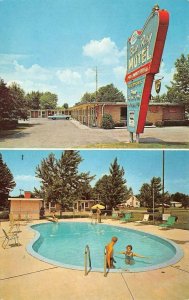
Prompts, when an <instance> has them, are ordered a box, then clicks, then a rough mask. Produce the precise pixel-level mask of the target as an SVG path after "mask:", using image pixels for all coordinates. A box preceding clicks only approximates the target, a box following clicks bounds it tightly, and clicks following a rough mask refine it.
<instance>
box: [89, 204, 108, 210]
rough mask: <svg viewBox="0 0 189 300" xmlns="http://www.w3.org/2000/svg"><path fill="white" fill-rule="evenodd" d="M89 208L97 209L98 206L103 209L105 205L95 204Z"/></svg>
mask: <svg viewBox="0 0 189 300" xmlns="http://www.w3.org/2000/svg"><path fill="white" fill-rule="evenodd" d="M91 208H92V209H97V208H99V209H105V206H103V205H102V204H95V205H93V206H92V207H91Z"/></svg>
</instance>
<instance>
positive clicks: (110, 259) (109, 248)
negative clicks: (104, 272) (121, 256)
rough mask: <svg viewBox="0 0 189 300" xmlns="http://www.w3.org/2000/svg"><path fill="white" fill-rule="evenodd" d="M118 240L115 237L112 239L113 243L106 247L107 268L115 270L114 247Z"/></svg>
mask: <svg viewBox="0 0 189 300" xmlns="http://www.w3.org/2000/svg"><path fill="white" fill-rule="evenodd" d="M117 240H118V238H117V237H116V236H113V237H112V239H111V242H110V243H109V244H108V245H106V264H107V268H109V269H114V268H115V266H114V263H116V261H115V259H114V256H113V255H114V245H115V243H116V242H117Z"/></svg>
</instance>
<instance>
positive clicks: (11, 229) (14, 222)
mask: <svg viewBox="0 0 189 300" xmlns="http://www.w3.org/2000/svg"><path fill="white" fill-rule="evenodd" d="M9 221H10V224H9V225H10V227H9V233H11V232H14V228H15V229H16V230H15V231H16V232H19V231H20V222H19V221H18V220H15V219H14V216H13V214H12V213H10V214H9Z"/></svg>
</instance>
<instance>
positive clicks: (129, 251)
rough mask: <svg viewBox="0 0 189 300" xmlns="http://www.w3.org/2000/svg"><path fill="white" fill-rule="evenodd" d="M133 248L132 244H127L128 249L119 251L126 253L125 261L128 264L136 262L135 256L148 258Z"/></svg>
mask: <svg viewBox="0 0 189 300" xmlns="http://www.w3.org/2000/svg"><path fill="white" fill-rule="evenodd" d="M132 249H133V247H132V245H127V246H126V251H121V252H119V254H125V263H126V264H128V265H132V264H134V258H133V257H134V256H136V257H141V258H147V257H146V256H143V255H140V254H137V253H134V252H133V251H132Z"/></svg>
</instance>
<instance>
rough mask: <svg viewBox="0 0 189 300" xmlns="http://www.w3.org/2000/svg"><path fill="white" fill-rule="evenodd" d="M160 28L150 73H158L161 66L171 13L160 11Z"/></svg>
mask: <svg viewBox="0 0 189 300" xmlns="http://www.w3.org/2000/svg"><path fill="white" fill-rule="evenodd" d="M158 15H159V26H158V31H157V37H156V42H155V46H154V53H153V56H152V61H151V69H150V73H154V74H155V73H158V72H159V66H160V62H161V58H162V54H163V48H164V45H165V39H166V35H167V30H168V26H169V13H168V11H166V10H159V11H158Z"/></svg>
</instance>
